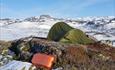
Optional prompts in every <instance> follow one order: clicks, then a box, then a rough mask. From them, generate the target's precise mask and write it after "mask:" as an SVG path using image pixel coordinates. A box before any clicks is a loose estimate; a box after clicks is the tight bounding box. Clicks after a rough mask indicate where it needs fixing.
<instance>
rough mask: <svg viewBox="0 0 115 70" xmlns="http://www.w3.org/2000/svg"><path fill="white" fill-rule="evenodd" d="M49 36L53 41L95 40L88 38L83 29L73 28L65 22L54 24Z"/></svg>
mask: <svg viewBox="0 0 115 70" xmlns="http://www.w3.org/2000/svg"><path fill="white" fill-rule="evenodd" d="M47 38H48V40H52V41H58V42H64V43H74V44H75V43H78V44H89V43H93V42H94V40H92V39H90V38H88V37H87V36H86V34H85V33H84V32H83V31H81V30H79V29H75V28H72V27H70V26H69V25H68V24H66V23H64V22H58V23H56V24H54V25H53V27H52V28H51V29H50V31H49V34H48V36H47Z"/></svg>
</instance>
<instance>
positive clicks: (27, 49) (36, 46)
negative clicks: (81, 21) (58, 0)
mask: <svg viewBox="0 0 115 70" xmlns="http://www.w3.org/2000/svg"><path fill="white" fill-rule="evenodd" d="M12 43H13V44H11V46H10V47H9V48H8V49H9V50H11V51H10V54H9V52H8V54H9V55H11V54H13V53H14V54H15V55H14V56H12V57H13V59H15V60H18V61H26V62H31V59H32V56H33V55H34V54H35V53H44V54H47V55H53V56H55V58H56V60H55V62H54V64H53V66H52V68H53V69H58V68H60V67H61V69H62V70H114V69H115V48H114V47H109V46H108V45H105V44H101V43H98V42H97V43H93V44H89V45H79V44H68V43H66V44H65V43H60V42H54V41H48V40H46V39H40V38H36V37H30V38H28V40H27V39H26V40H25V38H23V39H20V40H17V41H16V40H15V41H12ZM17 51H18V52H17ZM11 52H12V53H11ZM5 55H6V54H5ZM2 57H3V56H2ZM2 57H0V58H2ZM23 69H25V67H23ZM38 70H40V69H38Z"/></svg>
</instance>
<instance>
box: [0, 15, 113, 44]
mask: <svg viewBox="0 0 115 70" xmlns="http://www.w3.org/2000/svg"><path fill="white" fill-rule="evenodd" d="M60 21H63V22H66V23H67V24H69V25H70V26H72V27H74V28H78V29H81V30H83V31H84V32H86V33H87V34H88V35H91V36H94V37H95V38H96V39H97V40H99V41H100V40H110V41H112V43H113V45H114V46H115V17H114V16H108V17H86V18H77V19H76V20H72V19H58V18H53V17H50V16H47V15H42V16H40V17H31V18H27V19H24V20H11V19H0V40H7V41H9V40H15V39H19V38H22V37H28V36H38V37H45V38H46V37H47V34H48V32H49V30H50V28H51V27H52V26H53V25H54V24H55V23H56V22H60ZM88 22H91V23H88Z"/></svg>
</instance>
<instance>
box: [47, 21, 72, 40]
mask: <svg viewBox="0 0 115 70" xmlns="http://www.w3.org/2000/svg"><path fill="white" fill-rule="evenodd" d="M71 29H73V28H72V27H70V26H69V25H67V24H66V23H65V22H58V23H56V24H55V25H53V26H52V28H51V29H50V31H49V34H48V36H47V38H48V40H53V41H59V40H60V39H61V38H62V37H63V36H64V35H65V34H66V33H67V32H68V31H69V30H71Z"/></svg>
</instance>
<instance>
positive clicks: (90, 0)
mask: <svg viewBox="0 0 115 70" xmlns="http://www.w3.org/2000/svg"><path fill="white" fill-rule="evenodd" d="M42 14H48V15H51V16H54V17H60V18H62V17H63V18H76V17H87V16H115V0H0V18H9V17H10V18H26V17H31V16H39V15H42Z"/></svg>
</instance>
